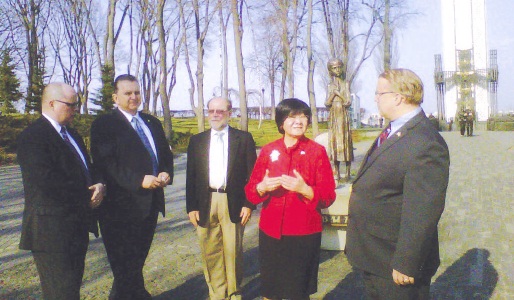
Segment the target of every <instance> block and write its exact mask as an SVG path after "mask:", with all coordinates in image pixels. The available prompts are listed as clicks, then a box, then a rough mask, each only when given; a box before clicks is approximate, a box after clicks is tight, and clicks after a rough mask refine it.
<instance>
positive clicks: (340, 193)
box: [321, 183, 351, 250]
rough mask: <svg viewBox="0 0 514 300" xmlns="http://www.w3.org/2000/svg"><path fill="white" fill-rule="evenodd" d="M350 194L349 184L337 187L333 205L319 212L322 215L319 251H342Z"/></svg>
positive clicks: (344, 241) (344, 243)
mask: <svg viewBox="0 0 514 300" xmlns="http://www.w3.org/2000/svg"><path fill="white" fill-rule="evenodd" d="M350 192H351V184H349V183H347V184H344V185H340V186H338V187H337V188H336V200H335V201H334V203H333V204H332V205H331V206H330V207H328V208H325V209H322V210H321V214H322V215H323V233H322V235H321V249H323V250H344V247H345V245H346V226H347V224H348V202H349V200H350Z"/></svg>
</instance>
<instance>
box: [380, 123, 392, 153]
mask: <svg viewBox="0 0 514 300" xmlns="http://www.w3.org/2000/svg"><path fill="white" fill-rule="evenodd" d="M389 133H391V123H389V125H387V127H386V129H385V130H384V131H382V133H381V134H380V135H379V136H378V143H377V147H380V145H382V143H383V142H385V141H386V140H387V137H388V136H389Z"/></svg>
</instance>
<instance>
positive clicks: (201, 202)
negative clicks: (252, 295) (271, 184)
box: [186, 98, 257, 300]
mask: <svg viewBox="0 0 514 300" xmlns="http://www.w3.org/2000/svg"><path fill="white" fill-rule="evenodd" d="M207 107H208V119H209V123H210V125H211V130H208V131H204V132H202V133H200V134H197V135H194V136H192V137H191V139H190V141H189V147H188V149H187V178H186V205H187V213H188V215H189V220H190V221H191V223H192V224H193V225H194V226H195V227H196V229H197V234H198V238H199V241H200V249H201V252H202V259H203V263H204V275H205V280H206V281H207V285H208V287H209V296H210V298H211V299H212V300H214V299H216V300H219V299H241V289H240V284H241V281H242V278H243V270H242V269H243V261H242V259H243V232H244V226H245V225H246V223H247V222H248V220H249V219H250V216H251V214H252V210H253V209H255V206H254V205H253V204H251V203H250V202H248V201H247V199H246V195H245V192H244V187H245V185H246V183H247V181H248V179H249V178H250V174H251V173H252V169H253V165H254V164H255V160H256V158H257V154H256V151H255V142H254V141H253V138H252V135H251V134H250V133H248V132H244V131H241V130H237V129H234V128H232V127H230V126H228V120H229V118H230V114H231V111H232V103H231V102H230V101H229V100H227V99H224V98H214V99H211V100H210V101H209V102H208V103H207Z"/></svg>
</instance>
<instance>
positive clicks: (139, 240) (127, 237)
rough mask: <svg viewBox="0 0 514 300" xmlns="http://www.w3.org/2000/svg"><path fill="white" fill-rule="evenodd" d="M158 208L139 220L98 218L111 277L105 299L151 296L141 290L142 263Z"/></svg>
mask: <svg viewBox="0 0 514 300" xmlns="http://www.w3.org/2000/svg"><path fill="white" fill-rule="evenodd" d="M158 214H159V212H158V210H157V209H156V208H152V209H151V211H150V214H149V216H147V217H146V218H144V219H142V220H113V219H110V218H109V216H108V215H102V216H101V217H100V231H101V233H102V237H103V241H104V245H105V250H106V251H107V258H108V260H109V264H110V265H111V270H112V273H113V276H114V281H113V283H112V288H111V292H110V295H109V299H111V300H114V299H120V300H122V299H123V300H125V299H134V300H136V299H137V300H139V299H151V295H150V294H149V293H148V292H147V291H146V289H145V281H144V277H143V266H144V264H145V261H146V257H147V256H148V252H149V251H150V246H151V245H152V241H153V236H154V233H155V228H156V227H157V217H158Z"/></svg>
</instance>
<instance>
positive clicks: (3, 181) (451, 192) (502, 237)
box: [0, 131, 514, 300]
mask: <svg viewBox="0 0 514 300" xmlns="http://www.w3.org/2000/svg"><path fill="white" fill-rule="evenodd" d="M443 136H444V138H445V139H446V141H447V143H448V145H449V147H450V154H451V170H450V185H449V188H448V194H447V204H446V209H445V212H444V214H443V217H442V219H441V222H440V239H441V256H442V265H441V267H440V269H439V271H438V273H437V274H436V276H435V277H434V283H433V286H432V295H433V299H514V261H513V260H514V259H513V256H514V255H513V253H514V251H513V250H512V249H514V241H513V239H514V218H513V214H514V213H513V211H512V208H511V204H512V201H513V195H514V179H513V178H514V176H513V174H514V159H513V158H514V132H485V131H482V132H477V133H476V136H473V137H469V138H468V137H460V135H459V134H458V133H457V132H446V133H443ZM369 144H370V142H369V141H366V142H362V143H356V144H355V147H356V150H355V154H356V156H357V160H359V159H362V155H363V153H364V152H365V151H366V150H367V148H368V147H369ZM354 168H355V169H356V168H358V163H355V164H354ZM166 195H167V199H168V200H167V203H166V209H167V215H166V218H160V219H159V225H158V229H157V233H156V236H155V240H154V244H153V245H152V249H151V253H150V256H149V258H148V261H147V264H146V266H145V270H144V271H145V277H146V285H147V288H148V290H149V291H150V293H151V294H152V295H153V296H154V298H155V299H180V300H182V299H192V300H196V299H205V298H206V297H207V294H208V293H207V287H206V285H205V282H204V279H203V275H202V269H201V261H200V257H199V247H198V243H197V240H196V235H195V234H194V232H193V228H192V226H191V225H190V224H189V221H188V220H187V217H186V214H185V156H179V157H178V158H177V159H176V176H175V183H174V185H173V186H171V187H168V188H167V189H166ZM22 209H23V189H22V185H21V179H20V172H19V168H18V167H17V166H9V167H0V228H1V231H0V233H1V235H0V299H40V298H41V291H40V288H39V281H38V277H37V272H36V269H35V267H34V264H33V262H32V258H31V256H30V254H29V253H28V252H26V251H19V250H18V249H17V248H18V245H17V244H18V240H19V232H20V224H21V216H22ZM257 215H258V213H257V214H256V216H257ZM257 222H258V218H257V217H255V218H252V220H251V222H250V223H249V225H247V228H246V232H245V276H244V281H243V298H244V299H259V267H258V249H257V243H258V228H257ZM111 284H112V275H111V272H110V269H109V266H108V263H107V260H106V257H105V250H104V248H103V245H102V242H101V239H94V238H92V240H91V243H90V247H89V251H88V255H87V261H86V271H85V275H84V284H83V288H82V291H81V292H82V298H83V299H107V296H108V293H109V288H110V285H111ZM318 290H319V291H318V293H316V294H315V295H313V297H312V299H333V300H336V299H337V300H340V299H349V300H353V299H363V295H362V292H363V290H362V283H361V281H360V278H359V276H358V275H357V274H356V273H355V272H353V271H352V269H351V267H350V266H349V264H348V262H347V260H346V258H345V256H344V254H343V253H342V252H340V251H322V257H321V264H320V273H319V284H318Z"/></svg>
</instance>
